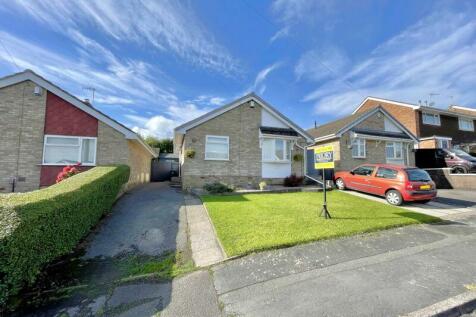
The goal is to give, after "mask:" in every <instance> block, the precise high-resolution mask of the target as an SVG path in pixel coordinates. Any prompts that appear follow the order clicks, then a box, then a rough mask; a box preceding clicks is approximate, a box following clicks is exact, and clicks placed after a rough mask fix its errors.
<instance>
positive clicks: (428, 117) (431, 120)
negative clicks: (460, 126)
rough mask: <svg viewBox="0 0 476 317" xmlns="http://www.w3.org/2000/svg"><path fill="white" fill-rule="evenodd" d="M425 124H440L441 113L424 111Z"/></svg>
mask: <svg viewBox="0 0 476 317" xmlns="http://www.w3.org/2000/svg"><path fill="white" fill-rule="evenodd" d="M422 116H423V124H429V125H440V115H439V114H436V113H429V112H423V113H422Z"/></svg>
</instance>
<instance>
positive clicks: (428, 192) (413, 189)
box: [334, 164, 437, 206]
mask: <svg viewBox="0 0 476 317" xmlns="http://www.w3.org/2000/svg"><path fill="white" fill-rule="evenodd" d="M334 181H335V184H336V186H337V188H339V189H341V190H344V189H353V190H356V191H361V192H365V193H369V194H373V195H378V196H383V197H385V198H386V200H387V202H388V203H389V204H391V205H396V206H399V205H401V204H402V203H403V202H404V201H418V202H422V203H426V202H429V201H430V200H431V199H433V198H435V197H436V193H437V191H436V186H435V183H434V182H433V181H432V180H431V178H430V175H429V174H428V173H427V172H426V171H424V170H422V169H419V168H416V167H408V166H401V165H392V164H363V165H359V166H357V167H356V168H354V169H352V170H351V171H340V172H336V173H335V175H334Z"/></svg>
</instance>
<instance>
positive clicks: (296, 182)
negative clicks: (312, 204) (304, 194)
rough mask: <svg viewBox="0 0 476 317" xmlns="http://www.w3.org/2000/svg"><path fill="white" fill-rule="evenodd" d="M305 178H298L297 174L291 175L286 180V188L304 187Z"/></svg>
mask: <svg viewBox="0 0 476 317" xmlns="http://www.w3.org/2000/svg"><path fill="white" fill-rule="evenodd" d="M303 180H304V177H301V176H296V175H295V174H291V175H290V176H288V177H286V178H285V179H284V186H286V187H297V186H300V185H302V182H303Z"/></svg>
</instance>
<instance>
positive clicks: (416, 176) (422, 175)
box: [405, 168, 431, 182]
mask: <svg viewBox="0 0 476 317" xmlns="http://www.w3.org/2000/svg"><path fill="white" fill-rule="evenodd" d="M405 171H406V172H407V175H408V180H409V181H411V182H429V181H431V177H430V175H429V174H428V173H427V172H426V171H424V170H422V169H419V168H410V169H406V170H405Z"/></svg>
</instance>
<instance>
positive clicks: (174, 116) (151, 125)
mask: <svg viewBox="0 0 476 317" xmlns="http://www.w3.org/2000/svg"><path fill="white" fill-rule="evenodd" d="M208 111H210V109H208V108H204V109H199V108H198V107H197V106H196V105H194V104H184V105H171V106H169V107H168V108H167V111H166V115H154V116H151V117H149V118H147V117H143V116H138V115H126V116H125V117H126V118H127V119H129V120H130V121H131V123H132V125H133V128H132V130H133V131H135V132H137V133H140V134H141V135H143V136H149V135H152V136H155V137H158V138H171V137H172V136H173V129H174V128H175V127H177V126H179V125H180V124H182V123H184V122H187V121H190V120H193V119H195V118H197V117H199V116H201V115H203V114H205V113H207V112H208Z"/></svg>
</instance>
